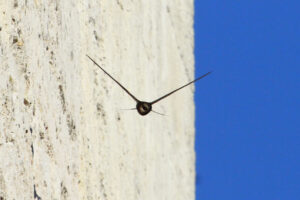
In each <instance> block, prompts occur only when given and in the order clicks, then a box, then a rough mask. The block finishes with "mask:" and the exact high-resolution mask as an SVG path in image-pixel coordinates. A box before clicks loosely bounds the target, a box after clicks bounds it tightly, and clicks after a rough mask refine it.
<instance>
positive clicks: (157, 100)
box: [150, 72, 211, 104]
mask: <svg viewBox="0 0 300 200" xmlns="http://www.w3.org/2000/svg"><path fill="white" fill-rule="evenodd" d="M210 73H211V72H207V73H206V74H204V75H202V76H200V77H198V78H196V79H195V80H193V81H191V82H189V83H187V84H185V85H184V86H181V87H180V88H177V89H176V90H173V91H172V92H170V93H168V94H166V95H164V96H162V97H160V98H158V99H156V100H154V101H152V102H150V103H151V104H155V103H157V102H159V101H160V100H162V99H164V98H166V97H168V96H170V95H171V94H173V93H174V92H177V91H178V90H180V89H182V88H184V87H186V86H188V85H190V84H192V83H194V82H196V81H198V80H200V79H202V78H204V77H205V76H207V75H209V74H210Z"/></svg>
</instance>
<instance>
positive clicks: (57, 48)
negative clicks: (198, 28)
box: [0, 0, 194, 200]
mask: <svg viewBox="0 0 300 200" xmlns="http://www.w3.org/2000/svg"><path fill="white" fill-rule="evenodd" d="M192 20H193V1H192V0H164V1H161V0H151V1H140V0H130V1H129V0H109V1H108V0H81V1H80V0H78V1H68V0H62V1H59V0H32V1H29V0H22V1H21V0H14V1H4V0H0V48H1V50H0V63H1V66H0V93H1V96H0V105H1V107H0V199H34V198H35V199H103V200H120V199H126V200H132V199H134V200H135V199H136V200H140V199H143V200H154V199H155V200H160V199H165V200H169V199H170V200H176V199H178V200H190V199H193V198H194V126H193V125H194V104H193V87H192V86H191V87H189V88H186V89H184V90H182V91H180V92H178V93H176V94H174V95H173V96H170V97H168V98H167V99H164V100H163V101H161V102H159V103H157V104H155V105H154V106H153V109H154V110H155V111H158V112H162V113H165V114H166V115H167V116H160V115H157V114H154V113H150V114H149V115H146V116H144V117H143V116H140V115H138V113H137V112H136V111H127V110H122V109H124V108H132V107H135V102H134V101H133V100H132V99H131V98H130V97H129V96H128V95H127V94H126V93H125V92H124V91H122V90H121V88H120V87H118V85H116V84H115V83H114V82H113V81H112V80H111V79H109V77H108V76H106V75H105V74H104V73H103V72H102V71H100V70H99V69H98V68H97V67H96V66H95V65H94V64H93V63H92V62H91V61H90V60H88V59H87V57H86V56H85V55H86V54H88V55H90V56H91V57H92V58H94V59H95V60H96V61H97V62H98V63H99V64H100V65H101V66H103V67H104V68H105V69H106V70H107V71H108V72H110V73H111V74H112V75H113V76H114V77H115V78H116V79H118V80H119V81H120V82H121V83H122V84H124V85H125V86H126V87H127V88H128V89H129V90H130V91H131V92H132V93H133V94H134V95H135V96H136V97H137V98H139V99H140V100H145V101H151V100H154V99H156V98H158V97H160V96H162V95H164V94H165V93H167V92H169V91H170V90H172V89H175V88H177V87H178V86H181V85H182V84H184V83H186V82H187V81H190V80H192V79H193V29H192V25H193V21H192Z"/></svg>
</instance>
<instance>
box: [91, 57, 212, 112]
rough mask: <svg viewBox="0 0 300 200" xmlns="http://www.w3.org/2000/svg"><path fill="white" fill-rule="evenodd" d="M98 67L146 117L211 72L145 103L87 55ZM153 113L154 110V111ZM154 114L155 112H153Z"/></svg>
mask: <svg viewBox="0 0 300 200" xmlns="http://www.w3.org/2000/svg"><path fill="white" fill-rule="evenodd" d="M86 56H87V57H88V58H89V59H90V60H91V61H92V62H93V63H94V64H95V65H96V66H97V67H99V68H100V69H101V70H102V71H103V72H104V73H105V74H106V75H108V76H109V77H110V78H111V79H112V80H113V81H115V82H116V83H117V84H118V85H119V86H120V87H121V88H122V89H123V90H124V91H125V92H126V93H127V94H128V95H129V96H131V98H133V99H134V100H135V102H136V108H135V109H136V110H137V111H138V113H139V114H140V115H142V116H144V115H147V114H148V113H149V112H151V110H152V105H153V104H155V103H157V102H159V101H161V100H163V99H164V98H166V97H168V96H170V95H171V94H173V93H175V92H177V91H178V90H181V89H182V88H184V87H186V86H188V85H190V84H192V83H194V82H196V81H198V80H200V79H202V78H204V77H205V76H207V75H209V74H210V73H211V72H207V73H206V74H204V75H202V76H200V77H198V78H196V79H195V80H193V81H191V82H189V83H187V84H185V85H183V86H181V87H179V88H177V89H175V90H173V91H171V92H169V93H167V94H165V95H164V96H162V97H160V98H158V99H156V100H154V101H151V102H145V101H140V100H138V99H137V98H136V97H135V96H134V95H133V94H131V93H130V92H129V91H128V90H127V89H126V88H125V87H124V86H123V85H122V84H121V83H119V82H118V81H117V80H116V79H115V78H114V77H112V76H111V75H110V74H109V73H107V72H106V71H105V70H104V69H103V68H102V67H101V66H100V65H99V64H98V63H97V62H96V61H94V60H93V59H92V58H91V57H90V56H88V55H86ZM152 111H153V110H152ZM153 112H154V111H153ZM156 113H157V112H156Z"/></svg>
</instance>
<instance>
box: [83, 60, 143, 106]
mask: <svg viewBox="0 0 300 200" xmlns="http://www.w3.org/2000/svg"><path fill="white" fill-rule="evenodd" d="M86 56H87V57H88V58H89V59H90V60H91V61H92V62H93V63H94V64H95V65H97V66H98V67H99V68H100V69H101V70H102V71H103V72H104V73H105V74H106V75H108V76H109V77H110V78H111V79H112V80H114V81H115V82H116V83H117V84H118V85H119V86H120V87H121V88H122V89H123V90H125V92H127V94H129V96H131V97H132V98H133V99H134V100H135V101H136V102H139V100H138V99H137V98H136V97H135V96H133V94H131V93H130V92H129V91H128V90H127V89H126V88H125V87H124V86H123V85H121V83H119V82H118V81H117V80H116V79H114V77H112V76H111V75H110V74H109V73H107V72H106V71H105V70H104V69H103V68H102V67H100V65H98V63H96V61H94V60H93V59H92V58H91V57H90V56H88V55H86Z"/></svg>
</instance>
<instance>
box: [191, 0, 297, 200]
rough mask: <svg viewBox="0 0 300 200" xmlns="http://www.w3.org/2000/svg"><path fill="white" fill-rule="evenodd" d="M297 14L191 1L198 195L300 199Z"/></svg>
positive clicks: (273, 6)
mask: <svg viewBox="0 0 300 200" xmlns="http://www.w3.org/2000/svg"><path fill="white" fill-rule="evenodd" d="M299 13H300V1H299V0H298V1H294V0H288V1H282V0H281V1H278V0H272V1H270V0H265V1H257V0H254V1H233V0H227V1H224V0H209V1H208V0H202V1H200V0H195V57H196V76H200V75H201V74H204V73H206V72H207V71H210V70H213V71H214V72H213V73H212V74H211V75H209V76H207V77H205V78H204V79H202V80H200V81H199V82H197V83H196V84H195V85H196V92H195V101H196V122H195V123H196V147H195V148H196V153H197V164H196V168H197V178H196V196H197V200H198V199H199V200H200V199H201V200H219V199H222V200H224V199H225V200H227V199H230V200H254V199H255V200H260V199H262V200H269V199H272V200H277V199H278V200H281V199H282V200H294V199H295V200H299V199H300V128H299V127H300V125H299V124H300V123H299V122H300V114H299V113H300V78H299V76H300V14H299Z"/></svg>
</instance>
